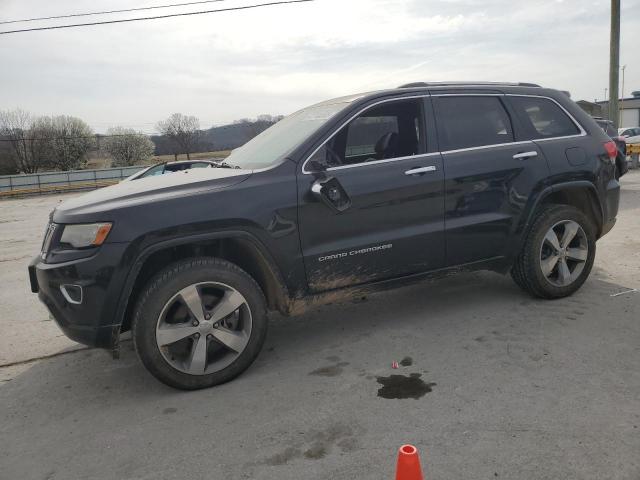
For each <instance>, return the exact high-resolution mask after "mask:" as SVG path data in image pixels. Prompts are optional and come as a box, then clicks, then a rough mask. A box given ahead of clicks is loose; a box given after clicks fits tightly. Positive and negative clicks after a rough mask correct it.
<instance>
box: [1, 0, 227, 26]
mask: <svg viewBox="0 0 640 480" xmlns="http://www.w3.org/2000/svg"><path fill="white" fill-rule="evenodd" d="M224 1H225V0H201V1H199V2H187V3H173V4H170V5H156V6H153V7H139V8H125V9H122V10H105V11H103V12H87V13H70V14H67V15H55V16H53V17H36V18H21V19H19V20H4V21H0V25H5V24H7V23H25V22H36V21H40V20H56V19H58V18H72V17H88V16H91V15H107V14H111V13H125V12H139V11H140V10H155V9H158V8H171V7H186V6H188V5H199V4H202V3H217V2H224Z"/></svg>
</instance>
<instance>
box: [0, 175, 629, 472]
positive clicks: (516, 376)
mask: <svg viewBox="0 0 640 480" xmlns="http://www.w3.org/2000/svg"><path fill="white" fill-rule="evenodd" d="M622 186H623V191H622V199H621V209H620V214H619V216H618V225H616V227H615V228H614V230H613V231H612V232H611V233H610V234H609V235H607V236H606V237H605V238H603V239H602V240H601V241H600V242H599V243H598V254H597V257H596V264H595V268H594V271H593V273H592V276H591V278H590V279H589V280H588V281H587V283H586V284H585V286H584V287H583V288H582V289H581V290H580V291H579V292H578V293H577V294H576V295H574V296H572V297H570V298H567V299H562V300H557V301H552V302H549V301H542V300H536V299H533V298H531V297H529V296H527V295H526V294H524V293H523V292H521V291H520V290H519V289H518V288H517V287H516V286H515V285H514V284H513V283H512V282H511V281H510V279H509V278H508V277H503V276H500V275H497V274H492V273H473V274H464V275H459V276H455V277H449V278H446V279H443V280H440V281H438V282H427V283H422V284H418V285H414V286H411V287H407V288H404V289H399V290H394V291H390V292H385V293H380V294H376V295H372V296H369V297H367V298H366V299H364V300H362V299H357V300H355V299H354V300H353V301H352V302H346V303H343V304H339V305H327V306H323V307H319V308H317V309H315V310H312V311H310V312H308V313H306V314H305V315H302V316H299V317H294V318H284V317H281V316H279V315H272V317H271V324H270V331H269V335H268V338H267V342H266V344H265V348H264V350H263V352H262V353H261V355H260V356H259V358H258V360H257V361H256V363H255V364H254V365H253V366H252V367H251V368H250V369H249V370H248V371H247V372H246V373H245V374H243V375H242V376H241V377H240V378H238V379H237V380H235V381H233V382H231V383H229V384H226V385H223V386H220V387H216V388H213V389H209V390H204V391H198V392H180V391H176V390H172V389H170V388H168V387H165V386H164V385H162V384H160V383H158V382H157V381H156V380H155V379H153V377H151V376H150V375H149V374H148V373H147V372H146V371H145V370H144V368H143V367H142V365H141V364H140V362H139V361H138V359H137V358H136V356H135V353H134V352H133V351H132V344H131V342H127V341H125V342H124V343H123V349H122V350H123V351H122V358H121V359H120V360H117V361H114V360H112V359H111V357H110V355H109V354H108V353H107V352H104V351H101V350H86V349H82V350H76V349H78V348H80V347H79V346H77V345H76V344H74V343H73V342H71V341H69V340H67V339H66V338H64V337H63V336H62V334H61V333H60V331H59V330H58V329H57V327H56V326H55V323H54V322H52V321H49V320H48V313H47V312H46V310H45V309H44V307H42V306H41V305H40V304H39V303H38V301H37V298H36V296H35V295H32V294H31V293H30V292H29V287H28V280H27V272H26V265H27V263H28V261H29V259H30V258H31V256H32V255H35V254H36V253H37V251H38V248H39V246H40V242H41V237H42V233H43V229H44V224H45V222H46V218H47V215H48V213H49V211H50V210H51V209H52V208H53V207H54V206H55V204H56V203H57V202H58V201H59V200H60V199H61V198H62V196H49V197H34V198H27V199H16V200H8V201H1V202H0V279H2V284H3V289H1V290H0V328H1V331H2V335H1V336H0V365H1V366H0V479H5V478H6V479H18V478H19V479H42V480H44V479H81V478H82V479H84V478H91V479H125V478H126V479H173V478H180V479H204V478H207V479H236V478H240V479H241V478H252V479H254V478H255V479H301V478H304V479H324V478H363V479H364V478H367V479H369V478H371V479H390V478H393V473H394V471H393V469H394V464H395V452H396V449H397V448H398V447H399V446H400V445H401V444H403V443H412V444H414V445H416V446H417V447H418V448H419V450H420V451H421V454H422V463H423V466H424V468H425V477H426V478H438V479H456V480H458V479H462V478H474V479H475V478H486V479H489V478H491V479H495V478H518V479H536V480H539V479H554V480H556V479H559V478H562V479H602V478H607V479H638V478H640V455H638V452H640V325H639V321H638V319H639V318H640V293H637V292H633V291H630V290H633V289H640V171H632V172H630V173H629V174H628V175H627V176H625V177H624V178H623V179H622ZM625 292H626V293H625ZM74 350H76V351H74ZM43 357H46V358H43ZM393 361H397V362H399V363H400V365H399V368H398V369H392V368H391V364H392V362H393ZM393 375H400V376H404V377H407V378H408V379H412V381H414V380H420V381H421V382H422V385H426V386H427V387H428V388H424V386H422V385H420V388H421V390H420V392H421V393H420V395H414V397H417V398H413V397H409V398H406V399H396V398H383V397H380V396H378V392H379V389H381V388H382V387H383V386H384V387H385V388H387V387H389V385H392V384H393V383H394V382H395V380H397V379H394V378H392V376H393ZM415 383H420V382H417V381H416V382H415ZM391 396H393V395H391Z"/></svg>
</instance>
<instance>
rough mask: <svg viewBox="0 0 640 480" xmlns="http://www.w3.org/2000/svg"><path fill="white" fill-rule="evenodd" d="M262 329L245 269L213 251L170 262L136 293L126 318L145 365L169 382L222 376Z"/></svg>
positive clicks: (244, 363)
mask: <svg viewBox="0 0 640 480" xmlns="http://www.w3.org/2000/svg"><path fill="white" fill-rule="evenodd" d="M266 332H267V318H266V302H265V299H264V295H263V294H262V290H261V289H260V287H259V286H258V285H257V284H256V282H255V281H254V280H253V278H251V277H250V276H249V275H248V274H247V273H246V272H244V271H243V270H241V269H240V268H238V267H237V266H235V265H233V264H231V263H229V262H227V261H225V260H221V259H216V258H196V259H188V260H183V261H180V262H178V263H175V264H173V265H171V266H169V267H167V268H166V269H165V270H163V271H161V272H160V273H159V274H157V275H156V276H155V277H154V278H153V279H152V280H151V282H150V283H149V285H148V286H147V288H146V290H145V291H144V292H143V293H142V295H141V297H140V300H139V302H138V305H137V308H136V313H135V317H134V322H133V339H134V344H135V347H136V350H137V352H138V354H139V356H140V359H141V360H142V363H143V364H144V365H145V367H147V369H148V370H149V371H150V372H151V373H152V374H153V375H154V376H155V377H156V378H158V379H159V380H160V381H162V382H164V383H166V384H167V385H170V386H172V387H176V388H180V389H185V390H194V389H199V388H206V387H211V386H213V385H218V384H220V383H224V382H227V381H229V380H231V379H233V378H235V377H236V376H238V375H240V373H242V372H243V371H244V370H246V369H247V368H248V367H249V366H250V365H251V363H252V362H253V361H254V360H255V358H256V357H257V355H258V353H259V352H260V349H261V348H262V345H263V343H264V339H265V336H266Z"/></svg>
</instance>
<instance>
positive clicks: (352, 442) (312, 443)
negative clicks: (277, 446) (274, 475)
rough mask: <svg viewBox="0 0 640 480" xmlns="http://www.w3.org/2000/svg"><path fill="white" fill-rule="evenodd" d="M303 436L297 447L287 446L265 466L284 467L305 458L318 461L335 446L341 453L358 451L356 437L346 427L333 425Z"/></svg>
mask: <svg viewBox="0 0 640 480" xmlns="http://www.w3.org/2000/svg"><path fill="white" fill-rule="evenodd" d="M300 433H301V434H302V435H304V437H303V440H302V442H298V445H300V447H298V446H289V447H288V448H286V449H285V450H284V451H282V452H280V453H277V454H275V455H273V456H271V457H269V458H267V459H266V460H265V461H264V463H266V464H267V465H284V464H286V463H288V462H289V461H291V460H295V459H299V458H305V459H307V460H319V459H321V458H324V457H326V456H327V455H329V454H330V453H331V452H332V450H335V447H336V446H337V447H338V448H339V449H340V451H341V452H342V453H347V452H353V451H355V450H357V449H358V440H357V436H356V434H355V433H354V431H353V429H352V428H351V427H350V426H348V425H343V424H334V425H330V426H328V427H327V428H325V429H324V430H311V431H309V432H300Z"/></svg>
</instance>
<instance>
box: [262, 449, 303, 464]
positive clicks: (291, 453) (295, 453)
mask: <svg viewBox="0 0 640 480" xmlns="http://www.w3.org/2000/svg"><path fill="white" fill-rule="evenodd" d="M301 453H302V452H301V451H300V450H299V449H297V448H294V447H289V448H287V449H286V450H285V451H284V452H281V453H276V454H275V455H274V456H272V457H269V458H267V459H266V460H265V463H266V464H267V465H272V466H276V465H284V464H285V463H287V462H288V461H289V460H292V459H294V458H297V457H299V456H300V455H301Z"/></svg>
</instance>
